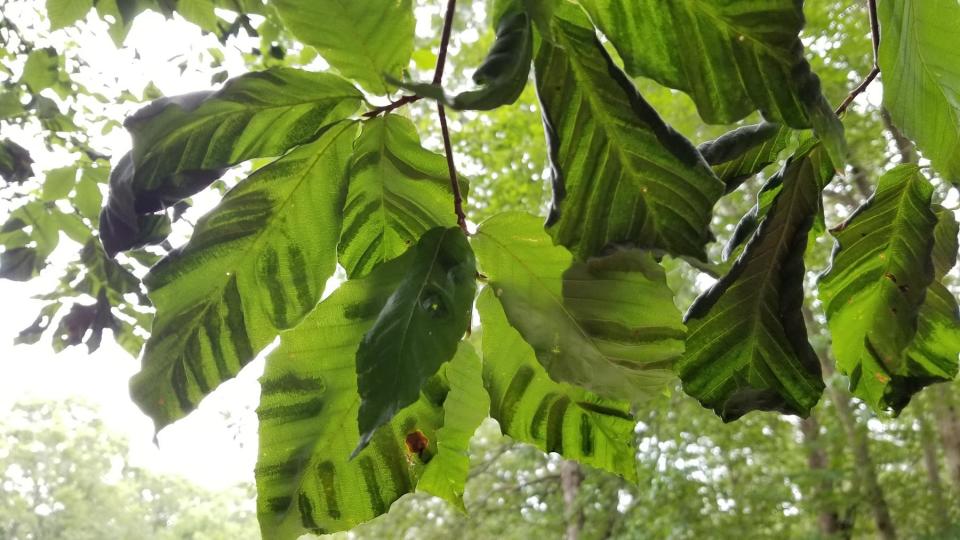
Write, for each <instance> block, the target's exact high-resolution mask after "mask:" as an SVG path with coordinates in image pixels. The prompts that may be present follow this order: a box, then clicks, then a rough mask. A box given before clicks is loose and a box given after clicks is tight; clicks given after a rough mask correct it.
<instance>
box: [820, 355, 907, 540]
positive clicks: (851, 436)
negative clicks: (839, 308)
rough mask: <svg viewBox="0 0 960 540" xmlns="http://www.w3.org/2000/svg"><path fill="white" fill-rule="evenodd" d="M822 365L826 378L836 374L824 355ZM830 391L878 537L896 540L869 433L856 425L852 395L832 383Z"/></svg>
mask: <svg viewBox="0 0 960 540" xmlns="http://www.w3.org/2000/svg"><path fill="white" fill-rule="evenodd" d="M820 365H821V366H822V367H823V372H824V375H826V377H825V378H827V379H829V378H830V376H831V375H833V365H832V364H830V363H829V362H826V361H824V359H823V357H822V356H821V357H820ZM827 390H828V391H829V392H830V399H831V401H833V408H834V410H836V411H837V418H838V419H839V420H840V423H841V424H842V425H843V430H844V431H845V432H846V434H847V440H848V441H849V444H850V448H851V450H853V462H854V466H855V467H856V469H857V474H858V475H859V477H860V489H861V490H862V492H863V497H864V499H865V500H866V503H867V504H869V505H870V510H871V511H872V512H873V520H874V522H875V523H876V526H877V535H878V536H879V537H880V538H883V539H884V540H895V539H896V538H897V531H896V528H895V527H894V525H893V519H891V517H890V507H889V506H887V499H886V498H885V497H884V495H883V490H882V489H881V488H880V482H879V480H878V479H877V469H876V467H875V466H874V464H873V458H872V457H871V456H870V439H869V437H868V435H867V431H866V429H865V427H864V426H862V425H860V424H859V423H858V422H857V418H856V416H855V415H854V412H853V408H852V407H851V405H850V394H849V393H847V392H846V391H845V390H841V389H840V388H837V387H836V386H834V385H832V384H828V385H827Z"/></svg>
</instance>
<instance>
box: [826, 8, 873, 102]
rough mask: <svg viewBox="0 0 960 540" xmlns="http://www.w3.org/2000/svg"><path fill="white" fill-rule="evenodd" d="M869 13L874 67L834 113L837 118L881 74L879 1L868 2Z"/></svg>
mask: <svg viewBox="0 0 960 540" xmlns="http://www.w3.org/2000/svg"><path fill="white" fill-rule="evenodd" d="M867 11H868V12H869V13H870V40H871V42H872V43H873V67H872V68H870V73H868V74H867V76H866V77H864V78H863V81H861V82H860V84H858V85H857V87H856V88H854V89H853V91H852V92H850V93H849V94H848V95H847V97H846V98H844V99H843V102H841V103H840V105H839V106H838V107H837V110H836V111H834V112H835V113H836V115H837V116H840V115H841V114H843V113H845V112H846V111H847V107H849V106H850V104H851V103H853V100H854V99H856V97H857V96H859V95H860V94H862V93H863V92H864V90H866V89H867V87H868V86H870V83H872V82H873V80H874V79H876V78H877V75H879V74H880V60H879V54H880V21H879V19H878V17H877V0H868V2H867Z"/></svg>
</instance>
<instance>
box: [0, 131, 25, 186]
mask: <svg viewBox="0 0 960 540" xmlns="http://www.w3.org/2000/svg"><path fill="white" fill-rule="evenodd" d="M31 176H33V158H31V157H30V152H28V151H27V149H26V148H24V147H22V146H20V145H19V144H17V143H15V142H13V141H11V140H10V139H4V140H2V141H0V177H2V178H3V179H4V180H6V181H7V182H13V183H16V184H22V183H23V182H24V181H25V180H27V179H29V178H30V177H31Z"/></svg>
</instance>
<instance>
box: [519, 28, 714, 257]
mask: <svg viewBox="0 0 960 540" xmlns="http://www.w3.org/2000/svg"><path fill="white" fill-rule="evenodd" d="M554 22H555V24H554V39H555V41H556V43H557V45H552V44H550V43H547V42H544V43H543V44H542V46H541V48H540V52H539V53H538V55H537V61H536V79H537V90H538V95H539V97H540V102H541V105H542V108H543V115H544V125H545V126H546V130H547V138H548V140H549V146H550V161H551V163H552V166H553V184H554V186H553V190H554V202H553V207H552V208H551V212H550V217H549V219H548V222H547V223H548V226H549V228H550V232H551V234H552V235H553V237H554V239H555V240H556V241H557V242H559V243H561V244H563V245H565V246H567V247H568V248H570V249H571V251H573V253H574V255H576V256H577V257H578V258H580V259H585V258H587V257H589V256H592V255H598V254H600V253H601V252H602V250H603V249H604V248H605V247H606V246H608V245H609V244H631V245H635V246H637V247H643V248H658V249H663V250H666V251H668V252H670V253H674V254H678V255H688V256H691V257H696V258H700V259H705V254H704V244H705V243H706V242H707V241H708V240H709V239H710V231H709V224H710V217H711V212H712V210H713V205H714V203H716V201H717V199H719V198H720V195H721V194H722V193H723V183H721V182H720V181H719V180H717V178H716V176H714V174H713V172H712V171H711V170H710V168H709V167H708V166H707V163H706V162H705V161H704V160H703V158H702V157H701V156H700V154H699V153H698V152H697V150H696V149H695V148H694V147H693V145H692V144H690V142H689V141H687V140H686V139H684V138H683V137H682V136H681V135H679V134H678V133H676V132H675V131H673V130H672V129H670V127H669V126H667V125H666V124H664V122H663V120H661V119H660V117H659V116H657V113H656V111H654V110H653V109H652V108H651V107H650V105H649V104H647V102H646V101H644V100H643V98H642V97H641V96H640V94H639V93H637V90H636V89H635V88H634V87H633V84H632V83H631V82H630V81H629V79H627V77H626V76H625V75H624V74H623V72H621V71H620V70H619V69H618V68H617V66H616V64H614V62H613V60H612V59H611V58H610V56H609V55H608V54H607V53H606V51H605V50H604V48H603V45H602V44H601V43H600V42H599V41H598V40H597V38H596V36H595V34H594V30H593V29H592V28H587V27H584V26H583V25H582V24H583V23H573V22H570V21H567V20H564V19H559V18H557V19H555V21H554ZM586 24H588V23H586Z"/></svg>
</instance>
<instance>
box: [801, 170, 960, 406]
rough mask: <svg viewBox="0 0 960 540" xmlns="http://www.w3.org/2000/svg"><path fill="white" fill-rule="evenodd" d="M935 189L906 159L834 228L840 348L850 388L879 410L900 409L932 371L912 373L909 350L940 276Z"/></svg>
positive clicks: (833, 316)
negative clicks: (935, 261)
mask: <svg viewBox="0 0 960 540" xmlns="http://www.w3.org/2000/svg"><path fill="white" fill-rule="evenodd" d="M932 194H933V186H932V185H930V182H929V181H927V179H926V178H924V177H923V175H922V174H920V171H919V169H918V167H917V166H915V165H900V166H898V167H896V168H894V169H892V170H891V171H889V172H887V173H886V174H884V175H883V176H882V177H881V178H880V182H879V184H878V186H877V191H876V192H875V193H874V194H873V196H872V197H871V198H870V199H869V200H868V201H867V202H865V203H864V204H863V205H861V206H860V208H858V209H857V211H856V212H854V213H853V214H852V215H851V216H850V217H849V218H848V219H847V220H846V221H845V222H843V223H842V224H840V225H839V226H837V227H836V228H835V229H834V230H833V231H831V232H832V233H833V236H834V238H836V241H837V244H836V247H835V249H834V253H833V260H832V261H831V264H830V269H829V270H828V271H827V272H826V274H825V275H824V276H823V277H822V278H821V279H820V285H819V290H820V298H821V299H822V300H823V303H824V308H825V311H826V314H827V322H828V323H829V325H830V334H831V337H832V340H831V341H832V343H833V353H834V356H835V357H836V360H837V366H838V367H839V369H840V371H841V372H843V373H844V374H846V375H848V376H849V377H850V388H851V392H853V393H854V395H856V396H858V397H860V398H861V399H863V400H864V401H866V402H867V403H868V404H869V405H870V406H871V407H873V408H874V409H876V410H885V409H892V410H894V411H895V412H899V411H900V409H902V408H903V407H904V406H905V405H906V404H907V402H908V401H909V400H910V395H911V394H912V393H913V392H914V391H916V390H918V389H919V388H920V387H922V386H923V384H922V383H920V381H919V380H917V379H919V378H922V377H924V376H928V375H929V374H927V373H923V372H922V370H921V373H913V372H912V371H911V368H913V367H919V366H913V365H911V363H910V362H909V361H908V358H907V356H906V355H905V354H904V352H905V349H906V348H907V346H908V345H909V344H910V342H911V341H912V340H913V338H914V336H915V335H916V332H917V317H918V312H919V310H920V306H921V305H922V304H923V301H924V296H925V291H926V290H927V288H928V287H929V286H930V284H931V283H932V282H933V279H934V275H933V266H932V263H931V253H932V250H933V243H934V227H935V226H936V224H937V218H936V216H935V215H934V213H933V211H931V210H930V198H931V196H932ZM954 360H955V359H954Z"/></svg>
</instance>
